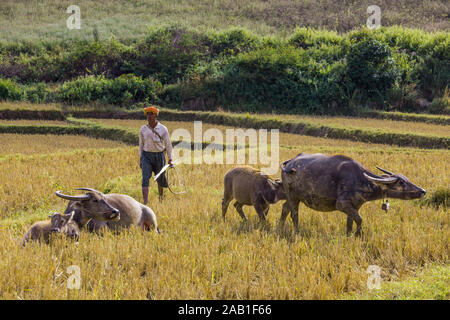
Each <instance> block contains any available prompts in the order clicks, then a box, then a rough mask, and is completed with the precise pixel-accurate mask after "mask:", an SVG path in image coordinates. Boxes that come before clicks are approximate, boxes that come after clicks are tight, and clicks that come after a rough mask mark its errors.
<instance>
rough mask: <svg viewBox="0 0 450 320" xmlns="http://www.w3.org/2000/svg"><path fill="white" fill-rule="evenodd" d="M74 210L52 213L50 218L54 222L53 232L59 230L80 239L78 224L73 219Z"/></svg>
mask: <svg viewBox="0 0 450 320" xmlns="http://www.w3.org/2000/svg"><path fill="white" fill-rule="evenodd" d="M73 215H74V211H72V212H71V213H70V214H67V215H66V214H60V213H58V212H54V213H52V214H51V215H50V216H49V218H50V221H51V224H52V228H51V230H50V231H51V232H58V233H63V234H65V235H67V236H68V237H70V238H74V239H76V240H78V238H79V237H80V233H79V229H78V225H77V224H76V222H75V221H74V220H73Z"/></svg>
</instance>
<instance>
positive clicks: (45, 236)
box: [22, 212, 80, 246]
mask: <svg viewBox="0 0 450 320" xmlns="http://www.w3.org/2000/svg"><path fill="white" fill-rule="evenodd" d="M73 215H74V212H72V213H70V214H67V215H64V214H60V213H57V212H54V213H52V214H51V215H50V216H49V218H50V220H46V221H38V222H36V223H34V224H33V225H32V226H31V228H30V229H29V230H28V231H27V232H26V233H25V235H24V237H23V239H22V246H25V244H26V243H27V242H28V241H30V240H39V239H42V240H44V241H45V242H47V243H48V242H49V240H50V235H51V234H52V233H62V234H64V235H66V236H68V237H70V238H75V239H76V240H78V238H79V235H80V234H79V228H78V225H77V224H76V222H75V221H74V220H73Z"/></svg>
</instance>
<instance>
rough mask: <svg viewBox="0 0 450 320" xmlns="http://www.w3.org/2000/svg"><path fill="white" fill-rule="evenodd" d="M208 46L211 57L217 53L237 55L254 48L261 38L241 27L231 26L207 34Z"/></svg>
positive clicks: (259, 43)
mask: <svg viewBox="0 0 450 320" xmlns="http://www.w3.org/2000/svg"><path fill="white" fill-rule="evenodd" d="M209 41H210V43H209V48H210V54H211V56H212V57H215V56H218V55H237V54H239V53H241V52H248V51H251V50H254V49H255V48H257V47H259V46H260V45H261V44H262V41H261V38H260V37H257V36H256V35H254V34H253V33H251V32H249V31H247V30H245V29H242V28H232V29H229V30H225V31H221V32H213V33H211V34H210V35H209Z"/></svg>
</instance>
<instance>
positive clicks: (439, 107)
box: [428, 88, 450, 114]
mask: <svg viewBox="0 0 450 320" xmlns="http://www.w3.org/2000/svg"><path fill="white" fill-rule="evenodd" d="M428 112H430V113H439V114H450V94H449V89H448V88H446V89H445V92H444V96H443V97H441V98H434V99H433V101H432V102H431V105H430V107H429V109H428Z"/></svg>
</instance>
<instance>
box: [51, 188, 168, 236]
mask: <svg viewBox="0 0 450 320" xmlns="http://www.w3.org/2000/svg"><path fill="white" fill-rule="evenodd" d="M77 190H85V191H87V193H86V194H84V195H81V196H70V195H65V194H62V193H61V192H60V191H57V192H55V194H56V195H57V196H58V197H61V198H63V199H66V200H70V202H69V204H68V205H67V209H66V211H65V212H64V213H65V214H67V213H69V212H71V211H75V215H74V218H73V219H74V220H75V221H76V222H77V224H78V225H79V227H80V228H81V227H83V226H85V225H86V224H88V223H89V226H88V227H89V230H91V231H99V230H101V229H102V228H108V229H112V230H117V229H119V228H121V227H125V228H128V227H130V226H133V225H134V226H138V227H141V228H143V229H144V230H155V231H156V232H158V233H159V228H158V224H157V221H156V215H155V213H154V212H153V210H152V209H150V208H149V207H147V206H145V205H143V204H141V203H139V202H137V201H136V200H135V199H133V198H132V197H130V196H127V195H125V194H117V193H111V194H103V193H102V192H100V191H98V190H95V189H91V188H78V189H77Z"/></svg>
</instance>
